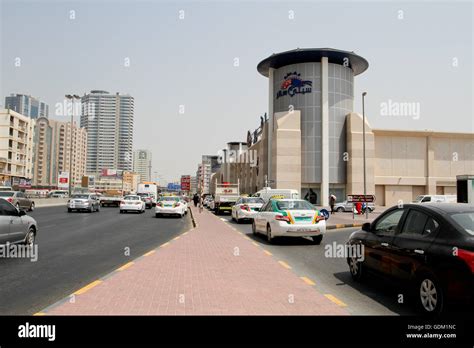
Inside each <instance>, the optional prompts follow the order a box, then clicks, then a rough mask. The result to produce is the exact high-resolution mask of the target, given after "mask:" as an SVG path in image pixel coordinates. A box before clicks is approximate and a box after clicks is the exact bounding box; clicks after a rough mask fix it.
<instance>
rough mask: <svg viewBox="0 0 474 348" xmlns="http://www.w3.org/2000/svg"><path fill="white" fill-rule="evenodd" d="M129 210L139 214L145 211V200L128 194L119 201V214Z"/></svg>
mask: <svg viewBox="0 0 474 348" xmlns="http://www.w3.org/2000/svg"><path fill="white" fill-rule="evenodd" d="M129 211H136V212H138V213H140V214H141V213H144V212H145V202H144V201H143V200H142V198H141V197H140V196H138V195H128V196H125V197H123V199H122V200H121V201H120V214H123V213H125V212H129Z"/></svg>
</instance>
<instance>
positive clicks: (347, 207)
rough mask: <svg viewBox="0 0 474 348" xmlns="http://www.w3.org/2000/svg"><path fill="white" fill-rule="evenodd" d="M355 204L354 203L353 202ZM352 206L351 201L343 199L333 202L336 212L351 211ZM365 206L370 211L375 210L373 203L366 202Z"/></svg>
mask: <svg viewBox="0 0 474 348" xmlns="http://www.w3.org/2000/svg"><path fill="white" fill-rule="evenodd" d="M354 205H355V203H354ZM352 207H353V203H351V202H348V201H344V202H340V203H336V204H334V210H335V211H337V212H340V213H341V212H352ZM367 207H368V208H369V211H370V212H373V211H374V210H375V204H374V203H367Z"/></svg>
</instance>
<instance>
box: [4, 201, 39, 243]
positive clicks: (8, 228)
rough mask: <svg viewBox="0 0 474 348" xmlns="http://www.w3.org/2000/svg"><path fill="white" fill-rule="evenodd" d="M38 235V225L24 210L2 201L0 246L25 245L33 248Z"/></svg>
mask: <svg viewBox="0 0 474 348" xmlns="http://www.w3.org/2000/svg"><path fill="white" fill-rule="evenodd" d="M37 233H38V224H37V223H36V220H35V219H33V218H32V217H31V216H28V215H26V213H25V211H24V210H20V209H17V208H16V207H15V206H13V205H12V204H11V203H9V202H7V201H6V200H4V199H0V245H3V244H6V243H23V244H26V245H28V246H32V245H33V244H34V243H35V239H36V234H37Z"/></svg>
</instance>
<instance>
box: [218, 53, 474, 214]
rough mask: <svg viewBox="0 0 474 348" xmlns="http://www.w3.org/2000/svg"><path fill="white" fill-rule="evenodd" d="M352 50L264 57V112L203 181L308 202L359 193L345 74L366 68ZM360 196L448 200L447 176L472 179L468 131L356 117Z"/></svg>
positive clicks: (452, 186)
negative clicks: (292, 194) (401, 126)
mask: <svg viewBox="0 0 474 348" xmlns="http://www.w3.org/2000/svg"><path fill="white" fill-rule="evenodd" d="M368 66H369V64H368V62H367V60H365V59H364V58H362V57H361V56H359V55H357V54H355V53H354V52H347V51H341V50H337V49H331V48H322V49H313V48H312V49H296V50H291V51H286V52H282V53H277V54H273V55H271V56H270V57H268V58H266V59H264V60H263V61H261V62H260V63H259V64H258V66H257V70H258V72H259V73H260V74H262V75H263V76H265V77H267V78H268V110H269V113H268V116H267V115H265V116H263V117H261V120H260V126H259V127H258V128H257V129H256V130H255V131H249V132H248V134H247V141H246V142H231V143H228V144H227V147H226V148H225V149H224V150H223V151H224V153H227V152H230V153H237V155H236V156H226V157H225V158H224V160H223V162H224V163H223V165H222V166H221V168H220V170H219V171H218V172H217V173H215V174H214V175H213V177H212V182H213V183H214V182H216V181H217V182H222V181H237V180H238V181H239V183H240V186H241V192H242V193H254V192H256V191H258V190H259V189H261V188H262V187H264V186H265V185H266V184H267V185H268V186H271V187H273V188H291V189H297V190H299V191H300V193H301V196H302V197H304V196H305V195H306V193H307V192H308V191H309V189H310V188H311V189H312V190H313V191H314V192H316V194H317V200H318V204H320V205H324V206H327V205H328V200H329V195H330V194H335V195H336V196H337V197H338V201H342V200H344V199H345V197H346V195H348V194H362V193H363V190H364V185H363V183H364V180H363V151H362V149H363V142H362V140H363V137H362V134H363V132H362V130H363V122H362V116H361V115H360V114H358V113H355V112H354V77H355V76H357V75H359V74H362V73H363V72H364V71H365V70H367V69H368ZM365 132H366V134H365V139H366V176H367V180H366V181H367V194H375V196H376V204H378V205H394V204H397V203H399V202H400V201H401V202H409V201H411V200H412V199H413V198H414V197H416V196H417V195H420V194H456V175H467V174H473V173H474V134H473V133H447V132H436V131H404V130H387V129H372V127H371V126H370V124H369V123H368V122H367V120H366V124H365Z"/></svg>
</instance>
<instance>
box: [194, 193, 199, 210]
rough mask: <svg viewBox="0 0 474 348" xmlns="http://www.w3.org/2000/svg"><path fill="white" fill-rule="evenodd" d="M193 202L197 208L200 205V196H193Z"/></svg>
mask: <svg viewBox="0 0 474 348" xmlns="http://www.w3.org/2000/svg"><path fill="white" fill-rule="evenodd" d="M193 202H194V207H195V208H197V206H198V203H199V196H198V194H197V193H195V194H194V196H193Z"/></svg>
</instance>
